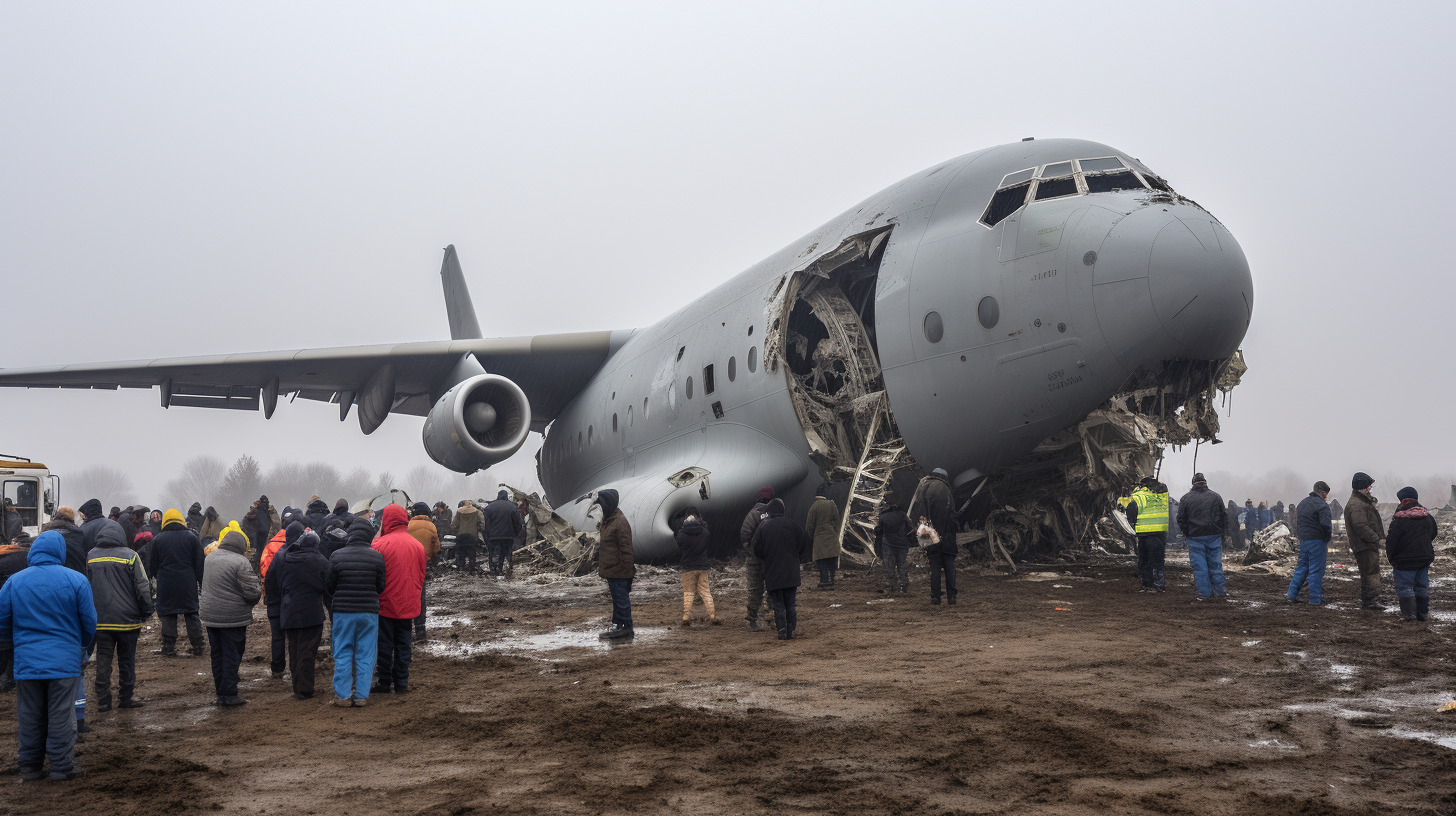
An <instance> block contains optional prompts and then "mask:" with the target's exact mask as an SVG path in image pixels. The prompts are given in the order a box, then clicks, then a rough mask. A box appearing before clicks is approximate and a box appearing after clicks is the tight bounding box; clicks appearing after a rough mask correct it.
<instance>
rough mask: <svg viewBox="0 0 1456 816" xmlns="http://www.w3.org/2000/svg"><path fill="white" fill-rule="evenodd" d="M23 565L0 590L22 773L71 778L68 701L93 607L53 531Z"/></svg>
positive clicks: (0, 634)
mask: <svg viewBox="0 0 1456 816" xmlns="http://www.w3.org/2000/svg"><path fill="white" fill-rule="evenodd" d="M26 563H28V564H29V566H28V567H26V568H25V569H23V570H21V571H20V572H17V573H15V575H13V576H11V578H10V580H8V581H6V582H5V586H4V587H0V642H4V641H9V642H11V643H12V644H13V645H14V650H15V665H14V672H15V682H16V701H15V703H16V706H15V708H16V712H17V714H18V715H19V719H20V728H19V742H20V751H19V757H18V759H19V763H18V764H19V765H20V778H21V779H23V780H26V781H28V782H29V781H35V780H37V779H40V778H41V777H42V776H43V775H44V772H43V771H42V768H41V766H42V763H43V761H44V760H45V759H46V757H47V756H48V757H49V758H50V762H51V770H50V777H51V779H55V780H65V779H75V778H76V777H78V776H80V775H81V769H80V768H79V767H77V765H76V758H75V754H76V719H75V714H74V709H73V708H72V706H73V705H74V703H75V690H76V686H77V684H78V683H79V682H80V680H79V678H80V677H81V667H82V663H83V662H84V661H85V659H86V649H87V648H88V647H90V646H91V641H92V640H93V639H94V638H95V637H96V604H95V602H94V600H93V599H92V596H91V583H90V581H88V580H86V576H85V575H82V574H81V573H79V572H76V571H75V570H72V569H69V568H67V567H66V566H65V564H66V540H65V539H64V538H62V537H61V534H60V533H58V532H55V531H54V530H52V531H48V532H44V533H41V535H40V537H39V538H37V539H36V540H35V543H34V544H32V545H31V546H30V554H29V556H28V557H27V562H26Z"/></svg>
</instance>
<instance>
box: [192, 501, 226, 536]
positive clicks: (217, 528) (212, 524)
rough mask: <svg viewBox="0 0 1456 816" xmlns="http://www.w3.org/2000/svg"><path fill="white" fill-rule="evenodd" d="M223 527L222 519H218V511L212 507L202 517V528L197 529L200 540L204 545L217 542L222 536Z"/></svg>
mask: <svg viewBox="0 0 1456 816" xmlns="http://www.w3.org/2000/svg"><path fill="white" fill-rule="evenodd" d="M222 526H223V525H222V519H221V518H219V517H218V515H217V511H216V510H214V509H213V508H211V507H209V508H207V512H206V513H204V514H203V516H202V526H200V527H198V528H197V538H198V540H199V541H201V542H202V543H203V544H206V543H208V542H211V541H216V540H217V538H218V536H220V535H222Z"/></svg>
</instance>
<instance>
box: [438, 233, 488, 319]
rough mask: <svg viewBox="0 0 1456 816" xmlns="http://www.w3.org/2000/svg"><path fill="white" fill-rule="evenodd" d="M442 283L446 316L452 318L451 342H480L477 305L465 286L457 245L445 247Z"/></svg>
mask: <svg viewBox="0 0 1456 816" xmlns="http://www.w3.org/2000/svg"><path fill="white" fill-rule="evenodd" d="M440 283H441V284H442V285H444V287H445V314H446V315H447V316H448V317H449V318H450V339H451V340H479V339H480V338H481V334H480V321H478V320H476V318H475V304H473V303H471V302H470V290H469V289H468V288H466V286H465V273H464V272H461V271H460V259H459V258H458V257H456V255H455V245H454V244H451V245H450V246H447V247H445V262H444V263H442V264H440Z"/></svg>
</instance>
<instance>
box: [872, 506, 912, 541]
mask: <svg viewBox="0 0 1456 816" xmlns="http://www.w3.org/2000/svg"><path fill="white" fill-rule="evenodd" d="M914 540H915V526H914V525H912V524H911V523H910V517H909V516H907V515H905V511H904V510H901V509H900V508H898V507H896V506H895V505H893V504H891V505H889V506H888V507H887V508H886V509H885V511H884V512H882V513H880V518H879V521H878V523H876V524H875V549H876V551H879V550H880V548H882V547H890V548H892V549H896V550H908V549H910V547H911V545H912V543H913V542H914Z"/></svg>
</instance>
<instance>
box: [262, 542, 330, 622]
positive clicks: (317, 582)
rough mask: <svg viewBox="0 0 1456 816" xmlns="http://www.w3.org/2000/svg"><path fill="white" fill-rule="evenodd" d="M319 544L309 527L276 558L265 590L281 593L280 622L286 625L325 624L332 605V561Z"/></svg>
mask: <svg viewBox="0 0 1456 816" xmlns="http://www.w3.org/2000/svg"><path fill="white" fill-rule="evenodd" d="M318 545H319V538H318V533H315V532H313V531H312V530H310V531H308V532H306V533H304V534H303V535H301V536H299V537H298V540H297V541H294V542H293V543H292V544H289V545H288V546H287V547H286V548H285V549H284V550H283V551H282V552H281V553H279V555H278V557H277V558H275V559H273V569H271V570H269V571H268V578H267V579H266V584H267V587H266V588H265V589H264V592H265V594H266V595H267V596H268V597H270V598H272V597H274V595H277V596H278V599H279V609H278V625H279V626H280V627H281V628H283V629H307V628H308V627H310V626H322V625H323V622H324V609H325V608H326V607H327V606H329V588H328V578H329V561H328V559H326V558H324V557H323V555H322V554H321V553H320V552H319V550H318Z"/></svg>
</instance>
